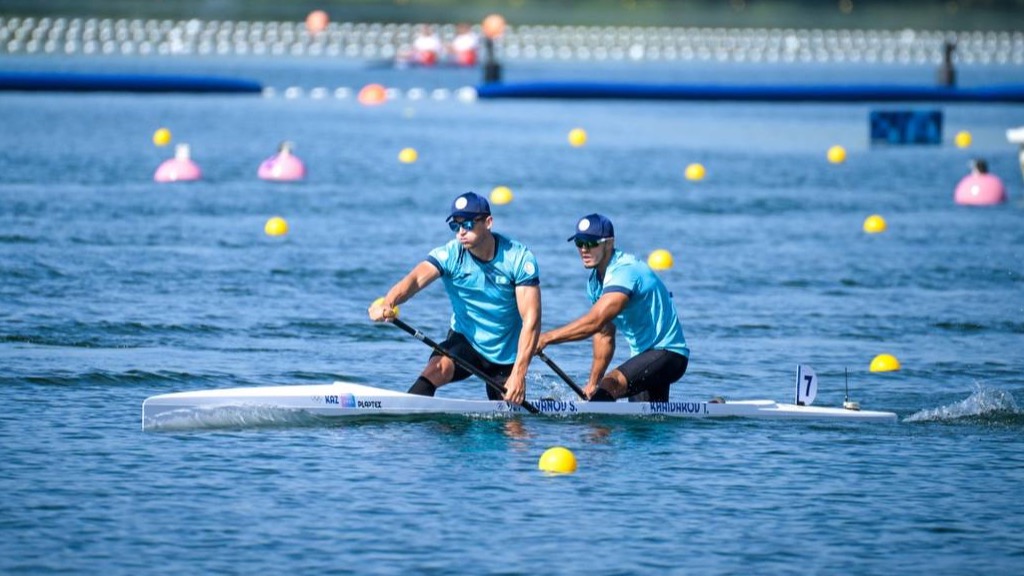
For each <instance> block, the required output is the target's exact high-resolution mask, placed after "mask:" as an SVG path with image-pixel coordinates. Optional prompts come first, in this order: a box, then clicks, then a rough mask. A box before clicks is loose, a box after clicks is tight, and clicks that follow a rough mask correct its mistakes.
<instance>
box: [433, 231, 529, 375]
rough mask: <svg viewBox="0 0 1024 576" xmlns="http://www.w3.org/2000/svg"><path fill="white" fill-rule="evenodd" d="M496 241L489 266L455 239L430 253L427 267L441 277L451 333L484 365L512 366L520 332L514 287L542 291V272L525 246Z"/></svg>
mask: <svg viewBox="0 0 1024 576" xmlns="http://www.w3.org/2000/svg"><path fill="white" fill-rule="evenodd" d="M494 239H495V241H496V242H497V246H496V247H495V250H494V258H493V259H492V260H491V261H490V262H482V261H480V260H477V258H476V257H475V256H473V254H471V253H470V252H469V250H467V249H466V248H464V247H463V246H462V244H460V243H459V241H458V240H454V239H453V240H451V241H450V242H448V243H447V244H445V245H444V246H439V247H437V248H434V249H433V250H431V251H430V255H429V256H427V261H428V262H430V263H431V264H433V265H434V266H436V267H437V269H438V270H439V271H440V272H441V279H442V280H443V281H444V289H445V291H447V292H448V298H449V299H450V300H451V301H452V312H453V313H452V323H451V327H452V330H455V331H456V332H458V333H460V334H462V335H463V336H465V337H466V338H467V339H469V341H470V343H472V345H473V348H474V349H475V350H476V351H477V352H479V353H480V355H481V356H483V357H484V358H486V359H487V360H488V361H490V362H493V363H495V364H512V363H513V362H515V360H516V355H517V353H518V351H519V350H518V348H519V332H520V331H521V330H522V328H523V319H522V317H521V316H520V315H519V307H518V306H517V305H516V287H517V286H538V285H540V271H539V270H538V268H537V259H536V258H535V257H534V256H533V252H530V250H529V249H528V248H527V247H526V246H523V245H522V244H520V243H519V242H517V241H515V240H512V239H510V238H506V237H504V236H502V235H500V234H494Z"/></svg>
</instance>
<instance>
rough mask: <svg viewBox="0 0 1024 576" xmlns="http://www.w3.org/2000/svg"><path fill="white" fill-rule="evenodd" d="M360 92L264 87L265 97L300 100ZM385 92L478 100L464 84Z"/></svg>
mask: <svg viewBox="0 0 1024 576" xmlns="http://www.w3.org/2000/svg"><path fill="white" fill-rule="evenodd" d="M358 94H359V90H358V89H354V88H349V87H347V86H342V87H339V88H334V89H333V90H332V89H330V88H325V87H322V86H317V87H315V88H309V89H306V88H303V87H301V86H288V87H286V88H283V89H281V88H274V87H273V86H267V87H265V88H264V89H263V97H264V98H284V99H285V100H298V99H303V98H309V99H312V100H328V99H334V100H356V99H357V96H358ZM385 94H386V95H387V99H388V100H389V101H391V100H408V101H411V102H416V101H421V100H434V101H437V102H442V101H445V100H456V101H459V102H463V103H467V104H468V103H471V102H475V101H476V100H477V93H476V88H473V87H472V86H463V87H462V88H458V89H456V90H449V89H448V88H433V89H427V88H409V89H408V90H405V91H404V92H403V91H402V90H401V89H399V88H386V89H385Z"/></svg>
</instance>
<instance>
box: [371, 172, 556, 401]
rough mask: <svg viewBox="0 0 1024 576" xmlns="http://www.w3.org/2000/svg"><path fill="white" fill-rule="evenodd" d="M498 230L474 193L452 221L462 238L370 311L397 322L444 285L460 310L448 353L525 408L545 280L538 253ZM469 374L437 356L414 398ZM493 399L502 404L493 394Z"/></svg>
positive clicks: (458, 204) (455, 205) (457, 204)
mask: <svg viewBox="0 0 1024 576" xmlns="http://www.w3.org/2000/svg"><path fill="white" fill-rule="evenodd" d="M493 223H494V219H493V217H492V216H491V206H490V204H488V202H487V200H486V199H485V198H483V197H481V196H479V195H477V194H475V193H473V192H467V193H465V194H462V195H460V196H459V197H457V198H456V199H455V200H454V201H453V202H452V207H451V212H450V213H449V215H448V227H449V228H451V230H452V232H454V233H455V238H454V239H453V240H451V241H449V242H448V243H447V244H445V245H444V246H439V247H437V248H435V249H433V250H431V251H430V254H429V255H428V256H427V258H426V260H424V261H423V262H420V263H419V264H417V265H416V267H415V268H413V269H412V271H411V272H409V274H408V275H406V277H405V278H403V279H402V280H400V281H399V282H398V283H397V284H395V285H394V286H392V287H391V289H390V290H389V291H388V293H387V295H385V296H384V299H383V301H382V302H375V303H374V304H371V305H370V308H369V310H368V312H369V314H370V319H372V320H374V321H375V322H381V321H385V320H387V319H389V318H392V317H393V316H394V311H393V308H394V307H395V306H397V305H399V304H401V303H403V302H405V301H407V300H409V299H410V298H412V297H413V295H415V294H416V293H417V292H419V291H420V290H422V289H424V288H426V287H427V286H428V285H429V284H430V283H432V282H433V281H434V280H437V279H438V278H441V279H442V281H443V282H444V288H445V291H446V292H447V293H448V299H449V300H451V303H452V318H451V329H450V330H449V332H448V338H447V339H446V340H445V341H444V342H442V343H441V348H443V349H444V350H445V351H447V352H449V353H451V354H453V355H454V356H456V357H458V358H460V359H461V360H464V361H466V362H468V363H470V364H472V365H473V366H474V367H476V368H478V369H480V370H481V371H482V372H484V373H485V374H487V375H488V376H491V377H492V378H494V379H496V380H497V381H499V382H504V383H505V396H504V399H505V400H506V401H508V402H515V403H516V404H519V403H522V402H523V400H525V398H526V371H527V369H528V368H529V365H530V359H531V358H532V356H533V354H532V351H533V349H534V347H535V346H536V344H537V338H538V337H539V335H540V275H539V270H538V268H537V259H536V258H535V257H534V255H533V253H532V252H530V250H529V249H528V248H527V247H526V246H524V245H523V244H521V243H519V242H517V241H515V240H513V239H511V238H509V237H507V236H504V235H502V234H495V233H492V232H491V226H492V225H493ZM469 375H470V373H469V372H468V371H467V370H465V369H463V368H461V367H459V366H456V364H455V363H454V362H453V361H452V360H451V359H450V358H448V357H447V356H443V355H440V354H437V353H436V352H435V353H434V354H433V355H431V357H430V360H429V361H428V362H427V366H426V368H424V369H423V373H422V374H420V377H419V379H417V380H416V382H415V383H414V384H413V385H412V387H411V388H409V393H410V394H420V395H423V396H433V395H434V392H435V391H436V390H437V388H439V387H441V386H444V385H445V384H447V383H449V382H454V381H458V380H464V379H465V378H467V377H469ZM487 397H488V398H490V399H492V400H499V399H501V398H502V397H501V396H500V395H499V394H497V392H495V391H493V390H492V389H491V388H490V387H487Z"/></svg>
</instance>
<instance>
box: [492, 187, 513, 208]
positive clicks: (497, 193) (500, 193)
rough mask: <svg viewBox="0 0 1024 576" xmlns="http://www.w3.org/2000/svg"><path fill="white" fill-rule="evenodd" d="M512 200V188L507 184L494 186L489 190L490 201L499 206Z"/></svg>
mask: <svg viewBox="0 0 1024 576" xmlns="http://www.w3.org/2000/svg"><path fill="white" fill-rule="evenodd" d="M511 201H512V190H510V189H509V187H508V186H496V187H495V188H494V190H491V203H492V204H497V205H499V206H501V205H503V204H508V203H509V202H511Z"/></svg>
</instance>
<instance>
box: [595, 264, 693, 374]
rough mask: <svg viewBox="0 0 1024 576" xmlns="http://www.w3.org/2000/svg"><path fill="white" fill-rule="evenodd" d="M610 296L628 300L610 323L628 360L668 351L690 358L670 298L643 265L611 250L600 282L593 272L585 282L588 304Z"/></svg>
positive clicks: (663, 285)
mask: <svg viewBox="0 0 1024 576" xmlns="http://www.w3.org/2000/svg"><path fill="white" fill-rule="evenodd" d="M610 292H621V293H623V294H625V295H626V296H628V297H629V302H628V303H627V304H626V307H625V308H624V309H623V310H622V312H619V314H618V316H616V317H615V319H614V321H613V322H614V323H615V328H616V329H618V331H619V333H621V334H622V335H623V336H624V337H625V338H626V341H627V342H628V343H629V352H630V356H631V357H632V356H636V355H637V354H640V353H641V352H646V351H648V350H669V351H671V352H675V353H677V354H682V355H683V356H686V357H689V356H690V349H689V347H687V346H686V338H685V337H684V336H683V327H682V325H681V324H680V323H679V316H677V315H676V307H675V305H674V304H673V302H672V295H671V294H669V291H668V289H667V288H665V284H664V283H662V281H661V279H660V278H658V275H657V274H655V273H654V271H653V270H651V268H650V267H649V266H648V265H647V264H646V263H644V262H642V261H640V260H637V259H636V257H635V256H633V255H632V254H626V253H625V252H623V251H622V250H615V253H614V254H612V260H611V262H610V263H609V264H608V268H607V269H606V270H605V273H604V281H603V282H602V281H601V280H600V279H598V277H597V270H592V271H591V272H590V279H589V280H588V281H587V296H588V297H589V298H590V301H591V303H594V302H597V300H598V299H599V298H600V297H601V295H602V294H606V293H610Z"/></svg>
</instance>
